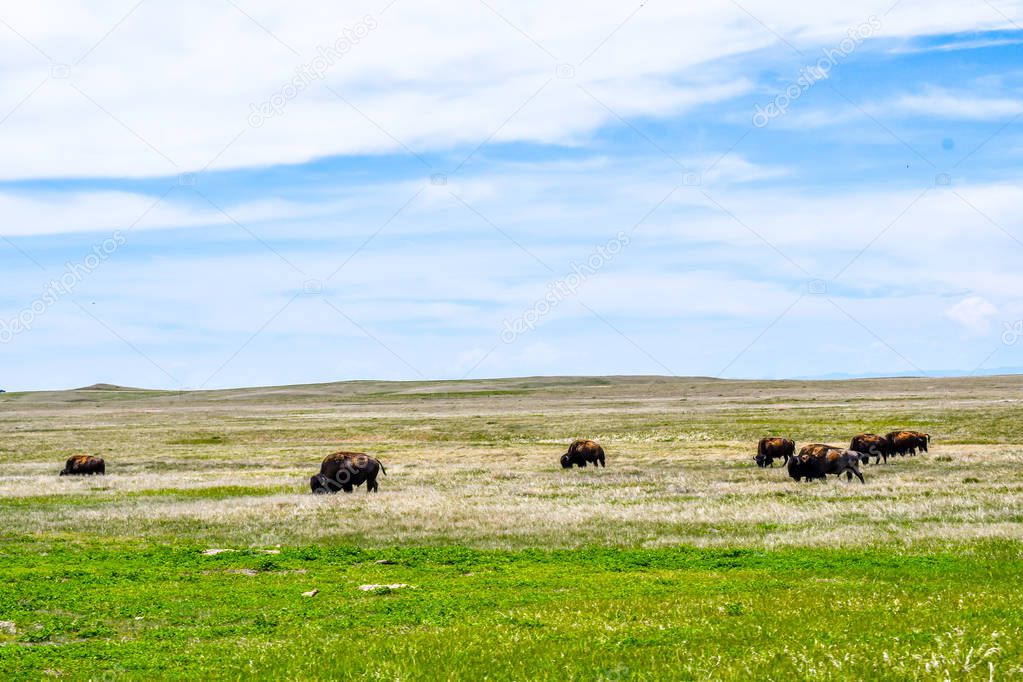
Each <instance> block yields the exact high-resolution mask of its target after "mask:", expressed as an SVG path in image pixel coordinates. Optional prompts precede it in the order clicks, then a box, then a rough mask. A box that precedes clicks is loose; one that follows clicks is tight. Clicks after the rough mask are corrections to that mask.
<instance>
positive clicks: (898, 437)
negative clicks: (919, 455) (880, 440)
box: [887, 431, 931, 455]
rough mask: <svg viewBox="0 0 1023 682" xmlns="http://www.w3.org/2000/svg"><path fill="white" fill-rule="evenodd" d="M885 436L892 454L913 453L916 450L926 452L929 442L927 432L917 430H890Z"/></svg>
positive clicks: (929, 438)
mask: <svg viewBox="0 0 1023 682" xmlns="http://www.w3.org/2000/svg"><path fill="white" fill-rule="evenodd" d="M887 438H888V443H889V447H890V449H891V454H893V455H896V454H897V455H907V454H908V455H915V454H916V451H917V450H919V451H920V452H927V446H928V444H930V442H931V437H930V435H929V434H926V433H920V432H919V431H892V432H891V433H889V434H888V436H887Z"/></svg>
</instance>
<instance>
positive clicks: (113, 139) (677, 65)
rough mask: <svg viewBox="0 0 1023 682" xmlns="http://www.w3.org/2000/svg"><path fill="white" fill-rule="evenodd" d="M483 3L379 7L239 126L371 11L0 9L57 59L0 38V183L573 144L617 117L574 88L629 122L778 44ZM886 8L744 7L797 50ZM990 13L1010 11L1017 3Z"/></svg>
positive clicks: (73, 5) (680, 6)
mask: <svg viewBox="0 0 1023 682" xmlns="http://www.w3.org/2000/svg"><path fill="white" fill-rule="evenodd" d="M491 5H492V6H493V8H494V9H495V10H496V11H497V12H500V13H501V14H502V15H503V16H504V17H505V18H506V19H507V22H506V21H505V20H504V19H502V18H501V17H500V16H497V15H496V14H495V12H492V11H491V10H490V9H488V8H487V6H486V5H484V4H483V3H468V4H466V3H465V2H461V1H457V2H456V1H455V0H441V1H438V2H433V3H430V4H429V6H428V7H427V6H419V5H417V4H415V3H411V2H402V1H399V2H398V3H396V4H394V5H392V6H390V8H389V9H388V10H387V12H386V13H384V14H382V15H379V16H376V21H377V23H378V24H379V25H378V27H377V28H376V29H374V30H373V31H371V32H370V33H369V34H368V35H367V36H366V37H365V38H364V39H362V40H360V42H359V44H357V45H355V46H354V48H353V49H352V50H351V51H350V52H349V53H348V54H346V55H345V56H344V58H343V59H341V60H340V62H339V63H337V64H336V65H334V66H333V67H332V68H330V69H328V70H327V72H326V78H325V80H324V82H315V83H314V84H313V86H312V87H311V88H310V89H308V90H307V91H305V92H302V93H300V94H298V96H296V97H295V98H294V99H292V100H291V101H289V102H288V104H287V106H286V107H285V109H284V111H283V113H282V115H280V116H277V117H274V118H271V119H270V120H268V121H267V122H266V124H265V125H263V126H262V127H260V128H258V129H251V128H249V127H248V126H247V122H246V121H247V118H248V115H249V112H250V105H252V104H254V103H260V102H263V101H264V100H266V99H267V98H269V97H270V96H272V95H273V94H274V93H278V92H280V91H281V88H282V86H283V85H284V84H285V83H287V82H288V81H289V80H290V79H292V78H293V77H294V70H295V68H297V67H300V66H302V65H305V64H308V63H310V61H311V60H312V59H313V57H314V55H315V53H316V48H317V46H323V45H328V44H331V43H333V42H334V41H335V40H336V39H337V37H338V36H339V35H341V34H342V30H343V29H344V28H345V27H351V26H353V25H355V24H357V23H358V22H360V21H362V20H363V18H364V17H366V16H367V15H376V14H377V13H378V12H379V11H380V10H381V3H378V2H356V3H345V4H344V5H343V6H342V5H337V4H336V3H327V2H306V3H302V4H301V5H300V6H299V7H290V6H289V7H288V8H287V10H284V9H283V8H282V7H281V6H280V5H275V4H273V3H270V2H268V1H267V0H261V1H258V2H257V1H256V0H248V1H247V2H245V3H244V9H245V11H246V12H247V13H248V14H249V15H251V17H253V18H254V19H255V20H256V21H258V22H259V24H261V25H262V26H263V27H265V28H266V30H264V29H263V28H260V26H258V25H256V24H255V23H254V22H253V21H251V20H250V19H249V18H246V17H245V16H244V15H243V14H241V13H240V12H239V11H238V10H237V9H235V8H234V7H233V6H232V3H226V2H214V3H210V2H200V1H199V0H185V1H183V2H178V3H174V4H165V3H143V4H141V5H140V6H138V7H137V9H134V10H133V11H131V10H132V9H133V7H134V4H133V3H131V2H123V1H114V0H106V1H103V2H89V3H85V2H83V1H81V0H64V1H62V2H50V3H37V4H35V5H33V7H32V8H31V10H28V9H26V8H25V7H23V6H22V5H21V4H17V5H15V3H13V2H11V1H10V0H6V1H4V2H2V3H0V14H2V15H3V16H5V17H8V18H11V22H12V25H13V26H14V28H16V29H17V30H18V31H19V32H20V33H21V34H22V35H24V36H25V37H26V38H27V39H28V40H29V41H31V43H33V44H34V45H36V46H37V47H38V49H39V50H41V51H42V52H43V53H45V55H48V56H49V59H48V58H47V57H45V56H43V54H40V52H39V51H37V50H36V49H34V48H33V47H31V46H30V45H28V44H26V43H25V42H24V41H23V40H21V39H20V38H19V37H18V36H17V35H15V34H13V33H12V32H10V31H3V32H0V48H2V49H3V50H4V54H5V64H4V66H3V68H2V70H0V93H2V94H0V116H8V114H9V116H8V117H7V119H6V120H5V122H4V123H3V125H0V145H2V146H3V148H4V157H5V163H4V165H3V167H2V169H0V177H2V178H7V179H19V178H44V177H68V176H82V177H93V176H104V177H121V176H154V175H175V174H177V173H180V172H184V171H191V170H195V169H197V168H201V167H203V166H205V165H206V164H207V163H210V162H211V161H212V167H213V168H215V169H222V168H240V167H252V166H264V165H272V164H279V163H297V162H303V161H307V160H309V159H313V158H317V157H323V156H329V155H337V154H355V153H376V152H383V151H400V150H401V146H400V145H399V144H398V143H397V142H395V140H394V139H392V137H390V136H389V135H388V134H386V133H384V132H382V131H381V130H380V128H383V129H384V130H386V131H387V133H390V134H391V135H393V136H394V137H395V138H397V139H398V140H401V141H402V142H403V143H404V144H407V145H409V146H410V147H411V148H413V149H416V150H421V151H429V150H446V149H450V148H452V147H453V146H455V145H460V144H461V145H467V146H475V145H476V144H478V143H479V142H482V141H483V140H486V139H488V136H492V137H490V138H489V139H490V140H491V141H494V142H500V141H528V142H558V143H563V144H573V143H577V142H579V141H580V140H582V139H585V138H586V136H588V135H590V134H592V133H593V131H594V130H596V129H597V128H598V127H600V126H601V125H603V124H605V123H608V122H615V121H616V119H615V115H614V114H612V113H611V112H609V111H608V110H607V109H605V108H604V107H603V106H601V105H599V104H597V103H596V102H594V101H593V100H592V99H591V98H590V97H589V96H587V95H586V94H585V93H584V92H583V91H582V90H580V89H579V87H577V86H578V85H582V86H583V87H585V88H586V89H587V90H589V91H590V92H591V93H593V94H594V95H595V96H597V97H598V98H599V99H600V100H601V101H602V102H604V104H606V105H607V106H608V107H610V108H611V109H612V110H613V111H614V112H616V113H618V114H620V115H622V116H648V117H663V116H670V115H676V114H678V113H680V112H682V111H685V110H687V109H690V108H693V107H696V106H700V105H703V104H705V103H708V102H713V101H718V100H722V99H727V98H729V97H733V96H735V95H736V94H739V93H742V92H745V91H747V90H748V89H749V88H750V87H751V85H750V83H749V82H748V80H747V78H746V76H745V75H744V74H743V73H742V72H741V68H740V67H736V66H735V65H734V64H733V65H732V66H730V67H728V68H725V67H723V66H720V65H721V64H722V63H724V62H723V60H726V59H728V58H734V57H737V56H741V55H744V54H747V53H750V52H753V51H757V50H760V49H763V48H766V47H772V46H778V45H779V43H778V41H777V39H776V38H775V37H774V36H773V35H772V34H771V33H770V32H768V31H767V30H765V29H764V28H763V26H761V25H760V23H758V22H757V21H755V20H753V19H751V18H750V17H749V16H748V15H747V14H745V13H744V12H742V11H741V10H740V9H739V8H737V7H736V6H734V5H732V4H730V3H704V4H692V3H646V4H644V5H643V6H642V7H641V8H639V11H636V12H635V15H634V16H632V18H631V19H629V20H628V21H627V22H625V24H624V25H622V22H623V21H624V20H625V19H626V18H627V17H629V16H630V15H631V14H632V13H633V12H634V11H635V9H636V8H635V7H633V6H623V5H621V3H617V2H610V0H605V1H604V2H598V3H578V2H576V3H554V4H552V3H546V2H540V0H531V1H529V2H519V3H511V2H496V3H491ZM888 5H889V3H878V4H877V5H876V6H875V7H873V8H865V7H862V6H859V5H857V6H850V5H849V4H847V3H840V2H837V0H832V1H830V2H823V3H817V4H816V5H814V6H813V7H812V8H808V7H807V6H806V5H805V3H797V2H794V1H788V2H782V3H777V2H774V3H768V2H766V1H764V2H761V1H759V0H757V1H753V0H750V1H749V2H746V3H744V7H746V8H747V9H748V10H749V11H750V13H752V14H753V15H755V16H756V17H757V18H758V19H759V20H760V21H762V22H763V23H764V24H766V25H768V26H771V27H772V29H773V30H774V31H777V32H778V33H780V34H782V35H785V36H787V37H788V40H789V41H790V42H793V43H795V44H799V45H802V46H803V47H806V48H807V49H810V48H811V47H817V46H821V45H830V44H834V43H836V42H838V41H840V40H841V39H842V38H843V37H844V36H845V32H846V30H847V29H848V28H849V27H853V26H857V25H859V24H861V23H862V22H864V21H865V20H866V18H867V17H868V16H869V15H870V14H871V13H876V14H878V15H880V14H882V13H883V12H884V10H885V9H887V7H888ZM1001 9H1002V11H1003V12H1005V14H1007V15H1014V14H1018V13H1020V11H1021V9H1023V2H1019V1H1015V2H1008V3H1003V4H1002V6H1001ZM125 17H126V18H125ZM15 18H16V19H15ZM122 18H123V23H121V24H120V25H117V24H118V22H119V21H120V20H121V19H122ZM508 22H511V24H513V25H514V26H515V27H517V28H518V29H521V32H520V31H519V30H516V28H515V27H513V26H510V25H509V23H508ZM1005 24H1006V22H1005V21H1004V20H1003V19H1002V18H1000V17H999V16H998V15H997V14H996V13H993V12H991V11H990V8H988V7H985V6H982V5H976V6H975V5H970V4H963V3H959V2H953V1H952V0H943V1H940V2H934V3H928V4H927V5H926V7H925V6H923V5H916V4H915V3H912V2H909V0H905V1H904V2H903V3H901V4H900V6H899V7H898V8H897V10H896V11H894V12H892V13H891V14H890V15H888V16H885V17H884V20H883V28H882V31H881V36H883V37H888V38H905V37H913V36H919V35H925V34H932V33H949V32H962V31H982V30H987V29H997V28H1002V27H1004V25H1005ZM115 25H117V28H116V29H115V30H114V31H113V32H112V33H110V35H109V36H107V37H106V38H103V37H104V35H105V34H106V33H107V31H109V30H110V29H111V28H112V27H114V26H115ZM619 27H620V28H619ZM268 32H269V34H268ZM523 33H525V34H528V36H530V37H531V39H532V40H531V39H530V38H527V37H526V36H524V35H523ZM270 34H272V35H270ZM274 36H275V37H276V38H275V37H274ZM101 39H102V40H101ZM605 39H606V42H604V41H605ZM534 41H535V43H539V45H540V46H542V47H540V46H538V45H537V44H535V43H534ZM282 43H285V44H286V45H288V46H291V48H293V49H294V50H295V51H296V52H297V53H298V54H297V55H296V54H294V53H292V52H291V51H290V49H289V48H288V47H285V46H284V45H282ZM93 48H94V49H93ZM89 50H91V52H89ZM594 50H596V51H594ZM86 53H87V56H85V57H84V59H81V58H82V56H83V55H86ZM80 59H81V61H80V62H79V60H80ZM561 63H564V64H569V65H573V66H574V78H568V79H563V78H556V77H554V76H555V73H556V71H555V69H556V67H557V66H558V65H559V64H561ZM60 64H68V65H70V78H69V79H60V78H57V79H54V78H51V73H58V74H59V70H58V71H53V70H52V68H53V67H54V66H55V65H60ZM552 77H553V78H554V79H553V80H550V79H551V78H552ZM549 80H550V82H548V81H549ZM545 83H546V85H545ZM324 84H327V85H329V86H330V87H331V88H333V89H334V90H335V91H336V92H337V93H340V94H341V95H343V96H344V97H345V98H346V99H347V100H348V101H349V102H351V104H353V105H354V106H355V107H357V108H358V110H355V109H353V108H352V107H350V106H349V105H348V104H346V103H345V102H343V101H341V100H339V99H338V98H337V97H336V96H335V95H334V94H333V93H331V92H330V91H329V90H327V89H326V88H325V87H323V86H324ZM538 92H539V94H537V93H538ZM26 98H27V99H26ZM530 98H532V99H530ZM527 101H528V104H526V102H527ZM524 104H525V106H523V105H524ZM909 104H912V102H910V103H909ZM1002 106H1003V107H1004V106H1005V105H1004V104H1003V105H1002ZM520 107H521V110H520ZM360 112H361V113H360ZM516 112H517V113H516ZM363 114H365V117H364V116H363ZM513 114H514V116H513ZM366 117H368V118H369V119H370V120H367V118H366ZM509 117H511V118H509ZM371 121H372V122H371ZM378 126H379V127H378ZM242 131H244V134H243V135H242V137H241V138H239V139H238V140H237V142H235V143H234V144H233V145H232V146H231V147H230V148H229V149H226V150H224V148H225V146H226V145H227V144H228V143H229V142H230V141H231V140H232V139H234V138H235V137H236V136H237V135H238V134H239V133H240V132H242ZM222 150H224V151H223V152H222V153H221V151H222ZM218 154H220V155H219V156H218Z"/></svg>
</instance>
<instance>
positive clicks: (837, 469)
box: [788, 443, 865, 483]
mask: <svg viewBox="0 0 1023 682" xmlns="http://www.w3.org/2000/svg"><path fill="white" fill-rule="evenodd" d="M788 470H789V476H791V477H792V478H793V479H795V480H797V481H799V480H800V479H805V480H807V481H812V480H815V479H818V478H819V479H826V478H827V476H828V474H834V475H836V476H841V475H842V474H845V477H846V480H848V481H851V480H852V477H853V475H855V476H856V478H858V479H860V483H865V481H864V480H863V474H861V473H860V456H859V453H858V452H853V451H851V450H846V449H845V448H836V447H834V446H833V445H823V444H821V443H814V444H812V445H807V446H806V447H804V448H803V449H802V450H800V451H799V454H798V455H795V456H793V457H789V461H788Z"/></svg>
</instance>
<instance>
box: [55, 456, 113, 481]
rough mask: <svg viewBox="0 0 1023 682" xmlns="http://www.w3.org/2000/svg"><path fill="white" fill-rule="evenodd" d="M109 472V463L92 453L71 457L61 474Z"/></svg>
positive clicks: (89, 474) (77, 474)
mask: <svg viewBox="0 0 1023 682" xmlns="http://www.w3.org/2000/svg"><path fill="white" fill-rule="evenodd" d="M105 473H107V464H106V462H104V461H103V458H102V457H93V456H92V455H75V456H74V457H69V458H68V461H67V463H66V464H64V469H63V470H62V471H61V472H60V475H61V476H91V475H92V474H105Z"/></svg>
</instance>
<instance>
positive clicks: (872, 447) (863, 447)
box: [849, 433, 891, 464]
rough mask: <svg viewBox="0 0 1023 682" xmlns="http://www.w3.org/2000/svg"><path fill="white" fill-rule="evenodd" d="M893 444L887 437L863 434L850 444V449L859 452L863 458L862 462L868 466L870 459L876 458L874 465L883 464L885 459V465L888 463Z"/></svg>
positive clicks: (861, 458)
mask: <svg viewBox="0 0 1023 682" xmlns="http://www.w3.org/2000/svg"><path fill="white" fill-rule="evenodd" d="M890 448H891V443H890V442H889V440H888V438H887V437H885V436H879V435H877V434H876V433H861V434H860V435H858V436H856V437H855V438H853V439H852V443H850V444H849V449H850V450H853V451H855V452H859V453H860V454H861V455H862V457H860V461H861V462H863V463H864V464H867V463H868V462H869V461H870V458H871V457H873V458H874V464H878V463H880V462H881V459H882V458H884V463H885V464H887V463H888V455H889V454H890Z"/></svg>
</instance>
